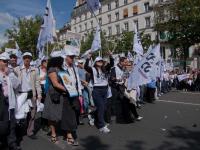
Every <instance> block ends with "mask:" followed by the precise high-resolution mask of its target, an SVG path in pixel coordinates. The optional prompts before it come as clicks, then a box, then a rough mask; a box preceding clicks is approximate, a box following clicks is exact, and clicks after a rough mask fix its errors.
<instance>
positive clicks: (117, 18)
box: [115, 12, 119, 21]
mask: <svg viewBox="0 0 200 150" xmlns="http://www.w3.org/2000/svg"><path fill="white" fill-rule="evenodd" d="M115 16H116V21H118V20H119V12H116V13H115Z"/></svg>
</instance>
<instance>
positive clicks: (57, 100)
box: [49, 89, 61, 104]
mask: <svg viewBox="0 0 200 150" xmlns="http://www.w3.org/2000/svg"><path fill="white" fill-rule="evenodd" d="M49 95H50V98H51V101H52V102H53V103H54V104H59V103H60V96H61V94H60V92H58V91H56V90H55V89H54V90H53V91H51V92H50V93H49Z"/></svg>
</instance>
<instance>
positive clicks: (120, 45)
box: [116, 31, 154, 53]
mask: <svg viewBox="0 0 200 150" xmlns="http://www.w3.org/2000/svg"><path fill="white" fill-rule="evenodd" d="M133 36H134V32H132V31H131V32H123V33H122V34H121V37H120V38H118V39H116V42H117V48H116V52H117V53H121V52H124V53H127V52H128V51H132V50H133ZM140 38H141V43H142V46H143V48H144V52H146V51H147V50H148V48H149V46H150V45H152V44H153V43H154V41H152V40H151V37H150V36H149V35H148V34H145V32H144V31H142V32H141V33H140Z"/></svg>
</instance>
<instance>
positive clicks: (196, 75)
mask: <svg viewBox="0 0 200 150" xmlns="http://www.w3.org/2000/svg"><path fill="white" fill-rule="evenodd" d="M108 55H109V59H110V60H109V61H108V60H105V59H103V58H102V57H100V56H99V57H97V58H96V59H95V60H94V62H92V61H91V60H92V57H93V56H92V53H89V54H88V56H87V58H86V59H83V58H78V57H77V56H76V55H75V54H74V53H73V52H71V51H70V50H68V51H65V53H62V54H61V55H54V54H53V53H52V55H51V57H50V58H49V59H43V60H42V61H41V63H40V65H38V66H37V67H36V66H32V65H31V61H32V59H33V56H32V54H31V53H30V52H25V53H24V54H23V64H21V65H18V64H17V60H18V58H17V56H16V55H15V54H11V55H9V54H8V53H6V52H4V53H2V54H0V143H1V146H8V147H9V149H10V150H20V149H21V148H20V142H21V141H22V139H23V136H25V135H27V136H28V137H30V138H31V139H35V138H37V137H36V128H35V120H36V114H38V113H40V114H41V122H40V123H41V126H40V127H41V128H42V129H43V130H44V131H46V132H47V133H48V134H49V135H50V139H51V142H53V143H55V144H56V143H58V142H59V141H58V138H57V137H58V135H59V131H60V130H61V131H62V136H63V137H64V138H63V139H64V140H66V141H67V144H69V145H72V146H78V145H79V143H78V140H77V139H78V135H77V128H78V126H79V125H83V124H84V123H83V119H84V118H86V119H87V121H88V123H89V125H90V126H96V127H97V129H98V130H99V132H101V133H104V134H108V133H110V132H111V129H110V128H109V124H110V123H112V122H113V119H112V116H115V117H116V119H115V121H116V123H133V122H134V121H140V120H142V119H143V117H142V116H140V115H139V114H138V112H137V109H138V108H141V107H142V105H143V104H145V103H146V102H149V103H154V101H155V100H156V99H158V98H159V97H160V96H161V95H162V94H164V93H167V92H169V91H170V90H171V89H172V88H176V89H177V90H183V89H186V90H188V91H200V72H199V71H198V70H196V71H189V72H188V74H187V77H182V78H181V79H180V78H179V77H180V75H184V74H185V73H184V72H180V71H179V70H171V71H169V70H164V72H163V75H162V77H158V78H157V80H152V81H151V82H150V83H148V84H146V85H141V86H139V87H137V88H136V89H132V90H127V82H128V77H129V75H130V72H131V71H132V68H133V67H134V63H133V62H132V61H130V60H129V59H127V57H125V56H121V57H119V58H118V59H117V62H116V59H114V58H113V57H112V53H111V52H108ZM91 62H92V63H91Z"/></svg>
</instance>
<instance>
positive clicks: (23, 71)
mask: <svg viewBox="0 0 200 150" xmlns="http://www.w3.org/2000/svg"><path fill="white" fill-rule="evenodd" d="M32 57H33V56H32V54H31V53H30V52H25V53H24V54H23V61H24V64H23V65H22V66H18V67H16V68H15V69H14V72H15V73H16V74H17V76H18V79H19V80H20V82H21V85H20V93H22V94H23V93H27V95H28V96H27V99H31V102H32V106H31V113H30V120H29V124H28V128H27V135H28V137H30V138H35V135H34V122H35V115H36V112H37V108H36V107H37V100H38V101H41V99H42V96H41V92H42V91H41V86H40V80H39V73H38V69H37V68H34V67H32V66H31V65H30V63H31V60H32ZM21 119H25V118H21Z"/></svg>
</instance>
